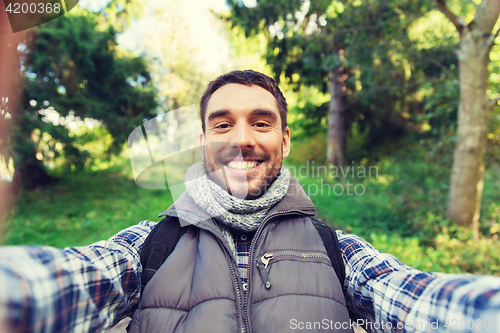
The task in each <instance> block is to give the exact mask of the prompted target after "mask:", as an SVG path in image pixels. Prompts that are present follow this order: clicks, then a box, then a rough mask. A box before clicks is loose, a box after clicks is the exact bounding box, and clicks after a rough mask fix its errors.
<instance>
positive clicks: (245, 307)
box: [240, 210, 314, 333]
mask: <svg viewBox="0 0 500 333" xmlns="http://www.w3.org/2000/svg"><path fill="white" fill-rule="evenodd" d="M289 214H290V215H292V214H297V215H306V216H313V215H314V213H312V214H311V213H308V212H304V211H302V210H285V211H281V212H276V213H274V214H271V215H269V216H266V217H265V218H264V220H263V221H262V223H261V224H260V225H259V227H258V228H257V230H256V231H255V235H254V236H253V239H252V242H251V243H250V250H249V251H248V263H249V265H248V271H247V281H248V290H247V292H246V294H245V295H244V296H243V297H244V303H245V304H244V305H243V330H242V333H244V332H245V330H246V331H247V333H250V332H251V328H250V324H249V322H250V318H248V317H249V315H248V309H249V307H250V295H251V294H252V293H251V289H252V284H253V283H252V281H251V279H250V277H251V276H252V268H253V257H254V254H253V252H254V249H255V244H257V239H258V238H259V236H260V234H261V233H262V230H263V229H264V226H265V225H266V223H267V222H269V221H270V220H271V219H273V218H275V217H278V216H283V215H289ZM240 281H241V278H240Z"/></svg>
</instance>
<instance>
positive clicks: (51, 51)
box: [12, 11, 156, 189]
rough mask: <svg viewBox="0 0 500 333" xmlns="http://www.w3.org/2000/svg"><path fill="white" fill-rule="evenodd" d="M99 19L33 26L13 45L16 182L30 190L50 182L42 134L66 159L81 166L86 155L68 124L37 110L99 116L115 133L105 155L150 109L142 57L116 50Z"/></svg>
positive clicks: (83, 16)
mask: <svg viewBox="0 0 500 333" xmlns="http://www.w3.org/2000/svg"><path fill="white" fill-rule="evenodd" d="M98 19H99V16H98V15H95V14H92V13H88V12H85V11H83V12H82V13H80V14H78V13H76V14H74V13H73V12H72V13H71V14H69V15H65V16H62V17H60V18H58V19H56V20H53V21H51V22H49V23H47V24H44V25H42V26H40V27H37V28H36V29H34V30H33V32H32V34H31V35H30V37H29V38H27V39H26V40H24V43H23V44H20V47H19V48H18V49H20V50H21V52H22V57H21V65H22V68H21V69H22V73H23V74H24V87H23V90H22V92H21V98H20V100H19V103H18V104H17V105H14V106H12V108H15V110H14V112H13V113H12V115H13V119H12V121H13V123H14V124H15V127H14V129H13V133H12V141H13V146H12V150H13V157H14V168H15V174H14V181H15V182H16V183H17V184H18V185H22V186H23V187H25V188H28V189H29V188H34V187H35V186H37V185H43V184H46V183H48V182H50V181H51V180H52V177H50V176H49V175H48V174H47V172H46V170H45V167H44V165H43V163H42V161H41V159H43V158H42V156H40V154H39V151H38V149H37V144H38V142H40V138H42V137H46V138H47V137H48V138H50V140H49V142H48V143H47V144H48V145H49V146H50V148H51V149H52V150H54V151H55V153H56V154H62V155H63V156H64V157H65V158H66V160H67V161H69V163H71V164H73V165H75V166H77V167H78V166H80V167H81V166H82V165H83V164H84V161H85V159H86V155H85V153H84V152H82V151H80V150H78V149H76V148H75V146H74V144H73V143H74V138H72V137H71V136H70V135H69V133H68V130H67V128H65V127H63V126H55V125H54V124H52V123H49V122H46V121H43V120H42V119H43V118H44V113H43V112H41V111H40V109H42V110H47V109H49V110H52V109H50V108H51V107H52V108H53V110H56V111H57V112H58V113H59V114H60V115H61V116H63V117H65V116H68V115H70V116H77V117H80V118H82V119H83V118H94V119H97V120H100V121H101V122H102V124H103V126H105V127H106V129H107V130H108V131H109V133H110V134H111V135H112V136H113V138H114V141H113V144H112V145H111V148H110V152H118V151H119V150H120V148H121V147H122V144H123V142H125V140H126V138H127V136H128V134H129V133H130V132H131V131H132V130H133V128H134V126H137V125H138V124H140V123H141V122H142V121H143V119H144V118H148V117H150V116H151V115H152V111H153V110H154V109H155V107H156V102H155V90H154V88H153V87H152V86H151V84H150V83H149V80H150V76H149V73H148V70H147V68H146V65H145V63H144V61H143V59H142V58H140V57H133V56H129V55H127V54H124V53H123V52H119V51H118V49H117V47H116V35H115V32H114V29H113V28H111V27H109V28H106V29H98V28H97V26H98ZM56 142H58V143H59V145H56ZM58 147H59V149H58ZM37 154H38V155H37Z"/></svg>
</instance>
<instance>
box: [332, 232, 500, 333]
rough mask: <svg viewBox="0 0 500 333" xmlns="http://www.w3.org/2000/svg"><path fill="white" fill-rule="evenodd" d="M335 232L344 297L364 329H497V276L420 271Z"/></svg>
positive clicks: (499, 284) (499, 296) (499, 304)
mask: <svg viewBox="0 0 500 333" xmlns="http://www.w3.org/2000/svg"><path fill="white" fill-rule="evenodd" d="M337 236H338V238H339V243H340V248H341V251H342V255H343V258H344V263H345V266H346V281H345V285H346V286H347V291H348V297H347V298H348V299H347V302H348V303H349V305H350V306H352V307H354V309H355V310H356V311H357V312H358V313H360V314H361V315H362V316H363V317H365V318H366V319H368V320H370V321H371V324H370V323H368V322H366V323H365V324H366V325H365V326H367V328H368V329H369V330H373V331H383V330H385V331H390V330H391V329H392V330H393V331H403V332H404V331H407V332H428V331H433V330H434V331H436V330H437V329H439V330H440V331H444V330H450V331H454V332H457V331H458V332H460V331H463V332H470V331H477V332H500V278H498V277H493V276H478V275H465V274H463V275H455V274H442V273H426V272H422V271H419V270H416V269H412V268H411V267H408V266H406V265H403V264H402V263H401V262H399V261H398V260H397V259H396V258H394V257H393V256H392V255H389V254H386V253H380V252H379V251H377V250H376V249H375V248H374V247H373V246H371V245H370V244H368V243H367V242H365V241H364V240H362V239H361V238H359V237H357V236H354V235H345V234H344V233H342V232H341V231H337ZM376 323H377V324H376Z"/></svg>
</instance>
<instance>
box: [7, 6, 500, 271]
mask: <svg viewBox="0 0 500 333" xmlns="http://www.w3.org/2000/svg"><path fill="white" fill-rule="evenodd" d="M496 3H497V1H488V0H483V1H482V2H481V1H479V0H474V1H473V0H449V1H444V0H419V1H408V0H376V1H375V0H366V1H359V0H341V1H340V0H339V1H337V0H334V1H331V0H329V1H323V0H318V1H308V0H305V1H304V0H293V1H267V0H260V1H252V0H245V1H236V0H231V1H228V2H227V3H224V2H223V1H215V0H214V1H212V2H211V1H199V2H198V1H195V0H183V1H173V0H169V1H148V2H147V3H146V2H141V1H140V0H111V1H109V2H106V1H104V2H102V3H100V4H99V3H96V2H92V3H91V2H88V3H85V2H83V1H80V4H79V6H77V7H76V8H74V9H72V10H71V11H70V12H68V13H67V14H65V15H64V16H61V17H59V18H57V19H54V20H52V21H50V22H48V23H45V24H42V25H40V26H38V27H35V28H32V29H28V30H25V31H21V32H18V33H15V34H13V33H8V32H6V31H7V29H6V28H5V27H6V24H7V21H6V20H5V16H3V21H2V27H1V29H0V30H1V33H0V37H1V38H0V44H1V51H2V53H1V54H2V57H1V60H0V62H1V67H0V74H1V77H2V79H1V80H0V95H1V104H0V177H1V182H0V186H1V187H0V188H1V192H0V193H3V196H2V197H1V198H0V199H1V200H0V201H1V204H0V218H1V222H2V225H1V226H2V229H1V233H0V235H1V242H2V244H3V245H21V244H28V245H50V246H55V247H65V246H78V245H87V244H90V243H92V242H95V241H98V240H101V239H105V238H108V237H110V236H111V235H113V234H115V233H116V232H117V231H119V230H121V229H124V228H126V227H128V226H130V225H133V224H135V223H137V222H138V221H141V220H145V219H148V220H153V221H157V220H158V218H157V214H158V213H160V212H162V211H164V210H165V209H166V208H168V206H169V205H170V204H171V203H172V202H173V199H172V196H171V195H170V192H169V191H168V189H167V190H161V189H145V188H141V187H139V186H137V185H136V184H135V182H134V174H133V171H132V168H131V164H130V159H129V154H128V147H127V138H128V135H129V134H130V133H131V132H132V131H133V130H134V129H135V128H137V127H138V126H141V124H143V123H146V122H147V121H148V120H151V119H154V118H156V117H158V116H159V115H164V114H165V113H169V111H173V110H176V109H178V108H180V107H184V106H188V105H191V104H197V103H198V101H199V98H200V96H201V94H202V92H203V90H204V89H205V87H206V85H207V84H208V82H209V81H210V80H212V79H214V78H215V77H216V76H217V75H219V74H220V73H223V72H227V71H229V70H233V69H247V68H252V69H255V70H258V71H261V72H264V73H267V74H268V75H270V76H272V77H274V78H275V79H276V80H277V81H278V82H279V84H280V86H281V88H282V90H283V91H284V93H285V96H286V98H287V101H288V104H289V117H288V122H289V126H290V129H291V136H292V151H291V156H290V157H289V158H287V159H286V160H285V165H287V166H289V167H290V169H291V170H292V174H294V175H295V176H296V177H297V178H298V179H299V180H300V182H301V184H302V185H303V188H304V190H306V193H308V194H309V195H310V196H311V199H312V200H313V202H314V203H315V205H316V208H317V211H318V214H319V216H320V217H321V219H323V220H324V221H325V222H328V223H329V224H331V225H332V226H334V227H335V228H338V229H342V230H344V231H345V232H349V233H354V234H357V235H358V236H360V237H362V238H364V239H366V240H367V241H368V242H370V243H371V244H373V245H374V246H375V247H376V248H378V249H379V250H380V251H383V252H388V253H391V254H394V255H395V256H396V257H397V258H398V259H400V260H401V261H402V262H404V263H405V264H408V265H410V266H412V267H415V268H418V269H421V270H425V271H441V272H448V273H459V272H469V273H478V274H495V275H500V244H499V241H498V235H499V234H500V126H499V125H500V105H499V104H498V97H499V96H500V46H499V45H498V43H499V42H500V38H499V37H498V31H499V27H500V21H499V19H498V18H499V13H500V6H497V4H496ZM497 7H498V8H497ZM2 10H3V8H0V11H2ZM488 22H490V23H489V24H488ZM491 22H492V23H491ZM481 29H483V30H481ZM484 29H486V32H485V30H484ZM481 38H483V39H481ZM475 41H478V42H477V43H476V44H474V42H475ZM495 41H496V44H495ZM481 43H483V44H484V45H486V47H485V49H486V51H484V52H482V53H481V52H480V46H481V45H482V44H481ZM478 45H479V46H478ZM474 47H476V49H474V50H475V51H474V52H468V51H469V50H470V48H474ZM485 52H486V54H485ZM457 55H458V56H457ZM467 57H469V58H472V59H473V60H474V61H472V62H471V61H470V59H469V65H470V63H472V64H474V66H475V64H477V65H478V66H479V67H480V65H481V64H483V65H484V68H482V69H481V68H479V69H478V70H476V72H474V68H472V67H474V66H472V67H471V66H469V67H468V65H467V64H468V63H467ZM465 69H467V70H468V71H465ZM483 79H484V80H483ZM481 80H482V81H481ZM478 87H479V90H478V91H480V93H476V91H474V90H473V89H476V88H478ZM481 89H482V90H481ZM481 93H484V96H480V95H481ZM469 95H471V96H472V97H474V96H475V97H478V96H479V97H484V98H483V99H479V97H478V98H476V100H473V101H472V102H470V100H471V98H472V97H471V96H469ZM472 99H474V98H472ZM467 112H469V113H467ZM459 114H460V116H459ZM176 117H177V118H176V122H177V123H178V124H179V123H180V122H182V119H181V118H182V117H180V118H179V116H178V115H176ZM478 119H479V122H478V123H479V124H478V125H477V127H474V126H472V125H471V124H474V123H475V122H476V120H478ZM460 121H461V122H462V123H460ZM481 126H482V127H481ZM471 133H472V134H471ZM476 135H477V140H473V138H475V137H476ZM464 142H465V143H467V142H469V143H470V144H472V145H474V144H475V146H469V147H468V148H467V147H466V148H463V149H462V150H460V147H461V146H460V144H461V143H464ZM471 142H472V143H471ZM454 154H455V159H454ZM460 154H462V155H460ZM463 154H465V155H463ZM467 154H468V155H467ZM464 156H465V158H464ZM454 160H455V162H454ZM464 161H466V162H471V163H472V162H474V163H475V164H472V165H466V166H465V167H464V166H460V163H461V162H464ZM452 169H453V170H454V172H453V173H452V172H451V170H452ZM464 170H465V171H464ZM470 170H473V171H472V172H471V171H470ZM461 172H466V173H467V172H469V173H468V174H466V176H463V175H464V174H463V173H461ZM452 174H454V175H459V177H455V178H458V179H459V180H460V181H457V179H455V180H453V177H452ZM460 182H462V183H460ZM450 184H452V185H450ZM453 184H454V185H453ZM461 188H465V189H472V192H470V191H469V192H467V191H465V192H463V190H460V189H461ZM464 193H465V194H464ZM467 193H469V194H467ZM457 202H458V204H457ZM456 206H459V208H463V207H465V208H467V209H469V212H472V213H471V214H469V215H470V216H469V215H467V214H465V213H463V214H462V213H460V214H454V212H456ZM457 216H458V218H457ZM461 216H466V217H467V216H468V217H467V218H464V219H462V218H461Z"/></svg>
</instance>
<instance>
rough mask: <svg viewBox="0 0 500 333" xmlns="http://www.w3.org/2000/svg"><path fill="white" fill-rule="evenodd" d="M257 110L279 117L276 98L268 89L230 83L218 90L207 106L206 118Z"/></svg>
mask: <svg viewBox="0 0 500 333" xmlns="http://www.w3.org/2000/svg"><path fill="white" fill-rule="evenodd" d="M255 110H267V111H271V112H273V113H275V114H276V116H278V117H279V110H278V104H277V102H276V98H275V97H274V96H273V94H271V93H270V92H269V91H267V90H266V89H264V88H262V87H260V86H257V85H251V86H247V85H242V84H236V83H230V84H227V85H224V86H222V87H220V88H219V89H217V90H216V91H215V92H214V93H213V94H212V96H211V98H210V100H209V101H208V104H207V112H206V115H205V117H207V118H212V117H210V114H211V113H213V112H217V113H220V112H221V111H228V112H229V113H233V112H239V111H246V112H252V111H255Z"/></svg>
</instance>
